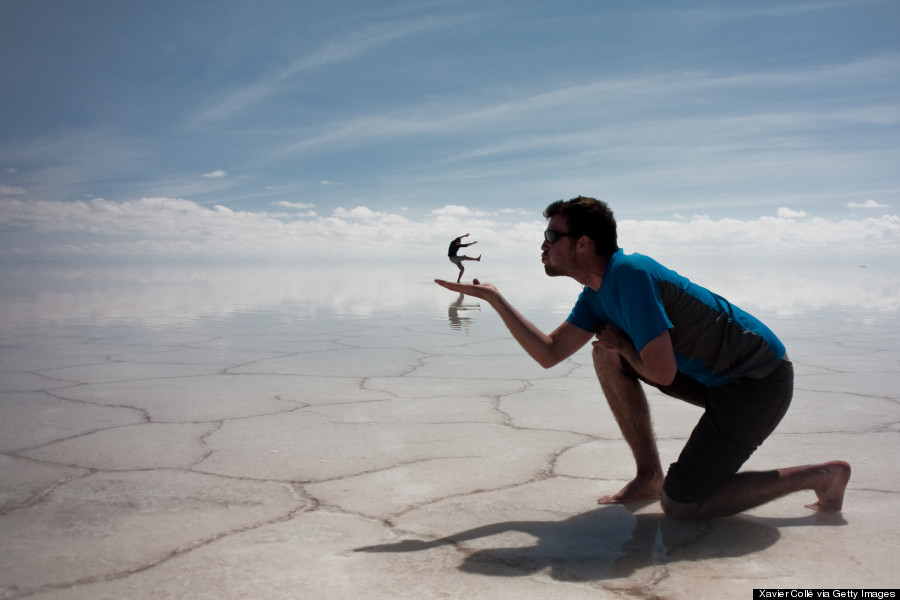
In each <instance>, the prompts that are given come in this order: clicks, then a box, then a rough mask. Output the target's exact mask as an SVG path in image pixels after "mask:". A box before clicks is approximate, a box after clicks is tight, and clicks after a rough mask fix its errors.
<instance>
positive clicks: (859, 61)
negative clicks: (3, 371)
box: [0, 0, 900, 255]
mask: <svg viewBox="0 0 900 600" xmlns="http://www.w3.org/2000/svg"><path fill="white" fill-rule="evenodd" d="M898 28H900V2H896V1H894V0H873V1H869V0H846V1H845V0H809V1H798V2H794V1H790V0H787V1H785V0H778V1H771V2H769V1H758V2H712V1H686V2H679V3H672V2H663V1H657V2H624V1H619V2H615V1H610V2H597V1H595V0H592V1H566V0H561V1H560V2H554V3H550V2H536V1H529V0H516V1H508V2H506V1H499V2H491V1H484V0H479V1H477V2H476V1H467V0H460V1H440V0H435V1H421V0H415V1H412V0H409V1H407V0H402V1H400V0H387V1H379V2H368V1H361V0H358V1H350V0H329V1H327V2H325V1H321V2H286V1H279V0H271V1H269V0H267V1H263V2H236V1H233V0H224V1H221V2H197V1H190V0H187V1H186V0H179V1H169V0H158V1H155V2H152V3H148V2H136V1H112V0H107V1H96V0H85V1H83V2H70V1H67V0H66V1H55V0H6V1H5V2H2V3H0V82H2V87H3V93H2V94H0V251H3V252H4V253H5V254H6V255H11V254H12V255H14V254H18V255H31V254H41V253H45V254H66V253H74V254H93V253H97V254H103V253H112V254H122V253H124V254H128V253H135V254H155V253H159V254H168V255H173V254H176V255H177V254H179V253H185V254H192V253H206V254H210V255H217V254H221V255H225V254H228V253H232V254H234V253H238V254H241V253H246V254H248V255H252V254H265V253H267V252H270V251H271V252H275V253H288V254H291V253H300V254H303V253H316V254H321V255H328V254H329V253H331V252H334V253H340V252H341V251H345V252H347V251H350V252H353V253H359V252H369V251H375V252H378V253H380V252H383V253H388V254H389V253H390V252H392V251H396V249H397V248H398V247H403V248H406V249H407V250H412V251H413V252H420V251H421V252H428V251H429V250H428V249H429V248H431V247H436V246H446V243H445V242H446V239H445V238H447V236H448V235H458V234H459V233H463V232H465V231H469V230H471V231H473V236H474V235H478V236H479V237H480V238H481V240H480V241H481V242H482V243H485V244H486V245H485V246H483V247H485V248H489V247H491V244H492V243H493V248H494V249H495V250H496V251H497V252H500V251H501V250H503V251H506V252H514V251H515V252H517V251H519V249H524V248H530V247H531V246H533V245H534V242H533V241H532V240H533V239H534V235H535V231H537V232H539V230H540V228H541V227H542V219H541V217H540V212H541V210H542V209H543V208H544V207H545V206H546V205H547V204H548V203H549V202H551V201H553V200H556V199H559V198H569V197H573V196H576V195H578V194H585V195H593V196H596V197H600V198H603V199H606V200H607V201H608V202H609V203H610V205H611V206H612V207H613V209H614V210H615V212H616V215H617V217H618V218H619V219H620V220H621V221H623V222H627V223H628V225H627V226H625V227H624V230H625V231H626V233H628V232H633V241H634V242H635V244H633V245H636V244H637V243H638V242H641V243H649V242H651V241H655V242H660V241H662V242H665V243H679V244H686V245H690V244H691V243H692V242H694V241H695V240H699V239H702V238H710V237H712V238H715V239H722V240H728V239H734V236H737V237H738V238H740V237H741V236H744V237H745V238H746V239H747V240H754V239H757V240H758V236H759V232H760V231H762V232H772V231H774V232H776V233H775V235H776V237H778V239H781V240H782V241H783V246H779V248H780V249H782V250H788V251H790V250H791V249H793V248H794V247H798V248H803V247H806V246H808V245H809V244H815V243H816V242H817V241H819V242H821V238H822V231H823V230H824V231H839V232H842V233H841V234H840V235H846V236H849V237H848V239H849V241H851V242H854V243H857V244H858V246H859V249H860V251H862V252H865V251H866V250H865V248H866V247H867V245H866V243H867V241H871V240H873V239H875V240H877V242H878V244H880V245H879V246H878V247H879V248H881V249H880V250H879V252H888V253H890V252H894V251H896V250H900V220H898V218H897V217H896V215H897V214H900V209H898V207H900V168H898V165H900V37H898V36H897V31H898ZM698 223H699V225H698ZM735 223H737V225H735ZM703 224H707V225H706V226H704V225H703ZM679 225H686V226H685V227H679ZM710 228H711V229H710ZM735 228H737V229H738V231H737V233H736V232H735ZM695 230H696V231H698V234H697V235H698V237H697V238H694V237H691V236H690V235H688V234H686V233H685V232H686V231H695ZM661 231H666V232H671V233H670V234H668V235H669V237H665V236H663V237H659V235H660V232H661ZM790 232H794V233H793V234H791V233H790ZM798 232H800V233H798ZM804 235H807V236H808V238H803V237H802V236H804ZM717 236H718V237H717ZM798 236H800V237H799V238H798ZM794 238H798V239H794ZM629 241H630V240H629ZM537 245H539V241H537ZM623 245H627V243H626V244H623ZM329 246H330V248H329ZM885 248H886V250H885ZM635 249H638V250H640V249H641V248H635Z"/></svg>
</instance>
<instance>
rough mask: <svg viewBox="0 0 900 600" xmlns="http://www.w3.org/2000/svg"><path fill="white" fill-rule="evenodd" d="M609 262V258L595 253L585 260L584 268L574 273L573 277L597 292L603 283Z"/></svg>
mask: <svg viewBox="0 0 900 600" xmlns="http://www.w3.org/2000/svg"><path fill="white" fill-rule="evenodd" d="M608 264H609V259H608V258H601V257H599V256H597V255H594V256H592V257H590V258H589V259H587V260H586V261H585V264H584V265H583V266H582V268H580V269H578V271H577V272H575V273H573V274H572V279H574V280H575V281H577V282H578V283H580V284H581V285H586V286H588V287H589V288H591V289H592V290H594V291H595V292H596V291H597V290H599V289H600V286H601V285H603V275H604V274H605V273H606V266H607V265H608Z"/></svg>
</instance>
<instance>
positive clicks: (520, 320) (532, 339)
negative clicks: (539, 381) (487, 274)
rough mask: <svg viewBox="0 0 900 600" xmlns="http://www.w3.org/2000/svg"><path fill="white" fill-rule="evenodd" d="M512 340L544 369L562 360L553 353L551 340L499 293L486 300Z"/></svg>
mask: <svg viewBox="0 0 900 600" xmlns="http://www.w3.org/2000/svg"><path fill="white" fill-rule="evenodd" d="M488 302H490V304H491V306H492V307H493V308H494V310H496V311H497V314H498V315H500V318H501V319H502V320H503V323H504V325H506V328H507V329H509V332H510V333H511V334H512V336H513V338H515V340H516V341H517V342H519V345H520V346H522V348H523V349H524V350H525V352H527V353H528V354H529V355H530V356H531V358H533V359H534V360H536V361H537V362H538V364H540V365H541V366H542V367H544V368H549V367H552V366H553V365H556V364H557V363H559V362H560V361H561V360H562V359H563V358H565V357H561V358H558V357H557V356H555V353H554V344H553V338H551V337H550V336H549V335H547V334H546V333H544V332H543V331H541V330H540V329H538V328H537V326H536V325H535V324H534V323H532V322H531V321H529V320H528V319H526V318H525V316H524V315H522V313H520V312H519V311H518V310H516V308H515V307H514V306H513V305H512V304H510V303H509V301H507V300H506V298H504V297H503V296H502V295H500V294H499V293H498V294H497V295H496V296H495V297H493V298H491V299H489V300H488Z"/></svg>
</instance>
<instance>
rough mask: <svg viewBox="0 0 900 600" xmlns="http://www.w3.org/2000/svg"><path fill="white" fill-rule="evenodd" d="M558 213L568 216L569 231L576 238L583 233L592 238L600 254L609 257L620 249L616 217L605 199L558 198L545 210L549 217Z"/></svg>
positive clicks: (545, 214) (582, 197) (546, 216)
mask: <svg viewBox="0 0 900 600" xmlns="http://www.w3.org/2000/svg"><path fill="white" fill-rule="evenodd" d="M556 215H561V216H563V217H565V218H566V220H567V221H568V225H569V233H571V234H572V235H573V236H575V237H576V238H578V237H580V236H582V235H586V236H588V237H589V238H591V240H593V242H594V248H595V249H596V251H597V254H599V255H600V256H603V257H606V258H609V257H610V256H612V255H613V254H615V252H616V251H617V250H618V249H619V241H618V236H617V234H616V219H615V217H614V216H613V212H612V210H611V209H610V208H609V206H607V204H606V202H604V201H603V200H597V199H596V198H588V197H586V196H578V197H577V198H572V199H571V200H557V201H556V202H553V203H552V204H550V206H548V207H547V208H546V209H545V210H544V217H545V218H547V219H549V218H550V217H553V216H556Z"/></svg>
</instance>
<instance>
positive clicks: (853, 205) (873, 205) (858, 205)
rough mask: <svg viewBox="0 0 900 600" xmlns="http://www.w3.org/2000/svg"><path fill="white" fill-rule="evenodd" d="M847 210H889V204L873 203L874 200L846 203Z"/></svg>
mask: <svg viewBox="0 0 900 600" xmlns="http://www.w3.org/2000/svg"><path fill="white" fill-rule="evenodd" d="M847 207H848V208H889V207H890V205H889V204H881V203H879V202H875V201H874V200H871V199H869V200H866V201H865V202H853V201H851V202H848V203H847Z"/></svg>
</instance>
